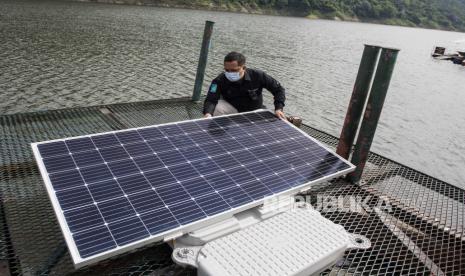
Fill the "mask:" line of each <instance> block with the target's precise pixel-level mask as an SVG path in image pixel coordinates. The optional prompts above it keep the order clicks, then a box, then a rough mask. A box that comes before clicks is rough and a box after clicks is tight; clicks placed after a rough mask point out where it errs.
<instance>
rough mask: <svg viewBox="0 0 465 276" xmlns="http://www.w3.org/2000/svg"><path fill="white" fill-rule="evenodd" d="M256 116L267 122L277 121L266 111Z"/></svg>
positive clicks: (276, 118)
mask: <svg viewBox="0 0 465 276" xmlns="http://www.w3.org/2000/svg"><path fill="white" fill-rule="evenodd" d="M257 114H258V115H260V116H261V117H263V118H264V119H266V120H267V121H268V122H276V121H279V119H278V117H276V116H275V115H274V114H273V113H270V112H267V111H262V112H257Z"/></svg>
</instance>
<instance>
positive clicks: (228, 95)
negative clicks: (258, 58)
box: [203, 52, 286, 120]
mask: <svg viewBox="0 0 465 276" xmlns="http://www.w3.org/2000/svg"><path fill="white" fill-rule="evenodd" d="M224 71H225V72H223V73H221V74H220V75H219V76H218V77H216V78H215V79H214V80H213V81H212V83H211V85H210V88H209V89H208V94H207V98H206V99H205V103H204V107H203V114H204V116H205V117H211V116H219V115H226V114H233V113H238V112H245V111H252V110H256V109H260V108H263V96H262V90H263V88H266V89H267V90H269V91H270V92H271V93H272V94H273V96H274V110H275V111H274V112H275V114H276V116H278V118H280V119H283V120H286V116H285V115H284V112H283V108H284V101H285V100H286V96H285V93H284V88H283V87H282V86H281V84H280V83H279V82H278V81H276V80H275V79H274V78H272V77H270V76H269V75H267V74H266V73H265V72H263V71H260V70H256V69H250V68H247V67H246V66H245V56H244V55H243V54H241V53H237V52H231V53H229V54H227V55H226V57H225V58H224Z"/></svg>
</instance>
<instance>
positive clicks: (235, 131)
mask: <svg viewBox="0 0 465 276" xmlns="http://www.w3.org/2000/svg"><path fill="white" fill-rule="evenodd" d="M225 132H226V133H227V134H228V135H229V136H231V137H236V138H238V137H243V136H248V133H247V132H246V131H245V130H243V129H242V128H241V127H239V126H232V127H230V128H228V129H226V130H225Z"/></svg>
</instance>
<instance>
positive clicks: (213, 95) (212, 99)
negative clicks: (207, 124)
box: [203, 79, 220, 115]
mask: <svg viewBox="0 0 465 276" xmlns="http://www.w3.org/2000/svg"><path fill="white" fill-rule="evenodd" d="M219 90H220V88H219V85H218V82H217V80H216V79H215V80H213V81H212V83H211V84H210V87H209V88H208V93H207V97H206V98H205V102H204V103H203V114H207V113H210V114H212V115H213V111H215V107H216V104H217V103H218V100H219V99H220V91H219Z"/></svg>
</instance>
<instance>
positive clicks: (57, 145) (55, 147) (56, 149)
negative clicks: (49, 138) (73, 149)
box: [37, 141, 69, 158]
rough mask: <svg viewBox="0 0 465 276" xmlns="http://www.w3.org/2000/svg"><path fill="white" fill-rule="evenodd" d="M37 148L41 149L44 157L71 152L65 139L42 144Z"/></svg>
mask: <svg viewBox="0 0 465 276" xmlns="http://www.w3.org/2000/svg"><path fill="white" fill-rule="evenodd" d="M37 148H38V149H39V151H40V155H41V156H42V158H46V157H50V156H54V155H63V154H68V153H69V151H68V148H67V147H66V144H65V142H63V141H58V142H50V143H45V144H40V145H38V146H37Z"/></svg>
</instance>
